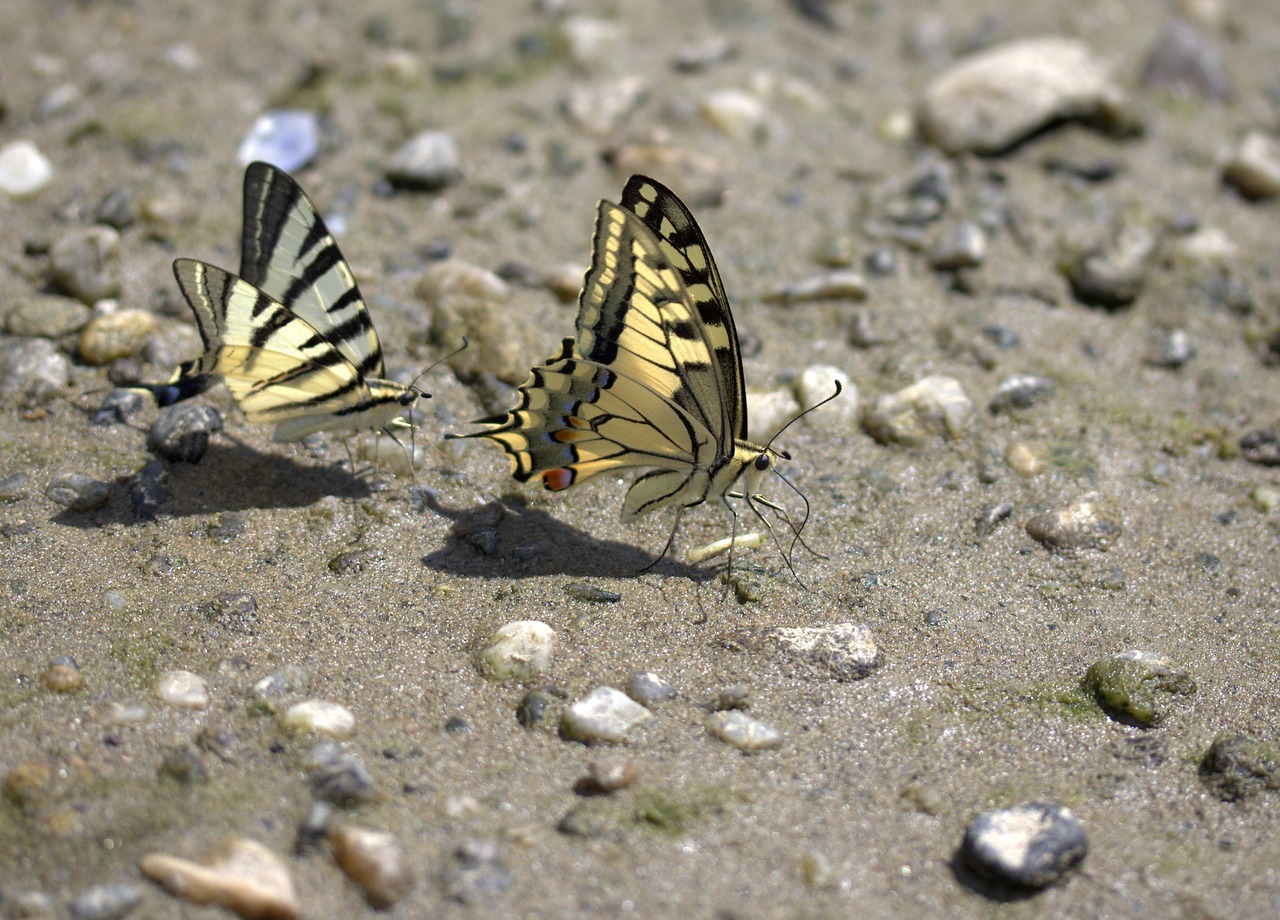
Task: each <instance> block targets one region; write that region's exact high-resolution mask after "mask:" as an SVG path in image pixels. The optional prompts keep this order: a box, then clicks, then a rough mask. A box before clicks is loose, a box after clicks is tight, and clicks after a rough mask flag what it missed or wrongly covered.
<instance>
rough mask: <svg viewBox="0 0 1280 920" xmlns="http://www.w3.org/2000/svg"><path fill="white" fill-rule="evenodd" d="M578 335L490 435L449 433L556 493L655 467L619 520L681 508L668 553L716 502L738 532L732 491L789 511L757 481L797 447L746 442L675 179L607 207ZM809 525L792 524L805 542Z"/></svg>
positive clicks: (719, 316)
mask: <svg viewBox="0 0 1280 920" xmlns="http://www.w3.org/2000/svg"><path fill="white" fill-rule="evenodd" d="M575 332H576V335H575V337H573V338H566V339H564V341H563V342H562V344H561V347H560V351H559V353H558V354H555V355H553V356H552V357H550V358H548V359H547V361H546V363H544V364H542V365H539V366H537V367H535V368H533V370H532V372H531V374H530V377H529V379H528V381H526V382H525V384H524V385H523V386H521V387H520V404H519V405H518V406H516V407H515V408H514V409H512V410H511V411H510V412H507V413H504V414H502V415H496V416H493V417H490V418H485V419H480V420H478V421H477V422H476V423H475V424H477V425H483V426H485V427H484V429H483V430H481V431H476V432H472V433H470V434H465V435H447V437H467V438H488V439H489V440H491V441H494V442H496V443H497V444H498V445H499V446H500V447H502V449H503V450H504V451H505V452H506V454H507V456H508V457H509V459H510V461H511V469H512V475H513V476H515V478H516V479H517V480H519V481H521V482H528V481H541V482H542V484H543V486H544V487H545V488H547V489H550V490H552V491H560V490H562V489H567V488H569V487H570V486H571V485H573V484H574V483H576V482H581V481H583V480H584V479H588V478H590V477H592V476H595V475H598V474H599V473H603V472H606V471H609V470H617V469H626V468H631V467H636V468H646V467H652V468H653V469H651V470H650V471H649V472H646V473H643V474H642V475H641V476H639V477H638V478H637V479H636V480H635V481H634V482H633V483H632V484H631V487H630V489H629V490H628V491H627V495H626V498H625V499H624V501H623V505H622V520H623V521H624V522H631V521H634V520H636V519H637V518H639V517H641V516H643V515H646V514H649V513H650V512H653V511H656V510H658V509H659V508H665V507H668V506H674V507H675V509H676V513H675V521H674V523H673V525H672V528H671V533H670V536H669V537H668V539H667V545H666V547H665V548H664V549H663V553H662V556H659V557H658V559H659V560H660V559H661V558H663V556H665V555H666V553H667V551H668V550H669V549H670V548H671V543H672V541H673V540H674V538H675V533H676V528H677V527H678V526H679V523H680V516H681V514H682V513H683V512H684V509H685V508H689V507H692V506H694V505H698V504H701V503H702V502H704V501H706V500H707V499H708V498H717V499H720V501H721V502H722V503H723V504H724V506H725V507H726V508H728V509H729V511H730V513H731V514H733V521H734V527H735V530H736V526H737V512H736V511H734V509H733V506H732V505H731V504H730V502H729V499H730V498H745V500H746V503H747V505H748V506H749V507H750V508H751V510H752V511H753V512H755V514H756V515H757V516H758V517H760V519H761V520H762V521H765V519H764V518H763V516H762V515H761V514H760V511H759V508H758V507H757V505H763V506H764V507H767V508H770V509H773V510H774V511H777V512H779V513H784V514H785V512H782V509H781V508H780V507H779V506H777V505H775V504H773V503H772V502H770V501H768V500H767V499H765V498H764V497H763V496H762V495H760V493H759V488H760V486H761V485H762V483H763V480H764V478H765V476H766V474H768V473H769V472H774V473H777V470H776V469H775V467H776V464H777V463H778V461H779V460H789V459H790V455H788V454H787V453H786V452H785V451H783V450H778V449H775V448H773V447H772V446H771V445H772V442H770V444H765V445H760V444H755V443H753V442H752V441H750V440H749V439H748V437H747V400H746V387H745V385H744V383H743V374H742V355H741V352H740V350H739V346H738V335H737V332H736V330H735V329H734V325H733V315H732V314H731V313H730V311H729V301H728V298H727V297H726V296H725V292H724V286H723V285H722V284H721V281H720V273H719V272H718V271H717V270H716V265H715V262H714V260H713V259H712V257H711V250H710V249H709V248H708V246H707V242H706V240H705V239H704V237H703V235H702V231H701V230H700V229H699V228H698V225H697V222H696V221H694V219H693V215H692V214H691V213H690V212H689V209H688V208H687V207H685V205H684V203H683V202H682V201H681V200H680V199H679V198H678V197H677V196H676V195H675V193H674V192H672V191H671V190H670V189H668V188H667V187H666V186H664V185H662V184H661V183H659V182H657V181H655V180H653V179H650V178H647V177H645V176H633V177H632V178H631V179H630V180H629V181H628V182H627V184H626V187H625V188H624V189H623V190H622V197H621V202H620V203H619V204H613V203H611V202H608V201H601V202H600V204H599V206H598V209H597V212H596V227H595V236H594V241H593V257H592V262H591V267H590V268H589V269H588V271H587V274H586V277H585V278H584V280H583V286H582V292H581V294H580V295H579V301H578V318H577V323H576V329H575ZM838 392H839V387H838V384H837V393H838ZM775 437H776V435H775ZM783 481H784V482H785V481H786V480H785V479H784V480H783ZM788 485H790V483H789V482H788ZM793 488H794V487H793ZM802 497H803V496H802ZM806 508H807V503H806ZM806 518H807V511H806ZM765 523H766V525H767V523H768V522H767V521H765ZM802 527H803V523H801V525H800V527H798V528H793V530H794V531H795V533H796V537H797V539H798V538H799V530H800V529H801V528H802ZM793 545H794V544H793ZM730 547H732V542H730ZM785 556H789V553H784V557H785ZM656 562H657V560H655V563H654V564H656ZM731 564H732V560H731ZM788 565H790V562H789V561H788Z"/></svg>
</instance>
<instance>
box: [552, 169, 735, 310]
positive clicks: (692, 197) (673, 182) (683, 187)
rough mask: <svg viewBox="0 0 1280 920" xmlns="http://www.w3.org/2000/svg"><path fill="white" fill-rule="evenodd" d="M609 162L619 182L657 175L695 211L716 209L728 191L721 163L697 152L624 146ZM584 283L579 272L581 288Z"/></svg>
mask: <svg viewBox="0 0 1280 920" xmlns="http://www.w3.org/2000/svg"><path fill="white" fill-rule="evenodd" d="M606 159H607V161H608V162H609V163H610V164H611V165H612V166H613V170H614V172H615V173H616V174H617V175H618V177H619V181H621V179H622V177H624V176H631V175H635V174H636V173H640V174H642V175H646V176H650V175H651V176H654V177H656V178H658V179H661V180H662V181H663V182H666V183H667V184H668V185H670V186H671V187H672V188H673V189H674V190H675V191H676V193H677V194H678V195H679V196H680V197H681V198H682V199H684V201H685V203H686V204H688V205H689V206H690V207H692V208H711V207H715V206H716V205H718V204H720V203H721V202H722V201H724V196H725V192H726V191H727V188H728V186H727V183H726V180H725V176H724V168H723V166H722V165H721V163H720V161H719V160H717V159H716V158H715V157H710V156H707V155H706V154H705V153H701V152H699V151H697V150H690V149H687V148H684V147H670V146H666V145H662V144H622V145H620V146H618V147H616V148H614V149H613V150H612V151H610V152H609V154H608V155H607V157H606ZM581 284H582V273H581V272H579V274H578V285H579V287H581ZM575 296H576V295H575Z"/></svg>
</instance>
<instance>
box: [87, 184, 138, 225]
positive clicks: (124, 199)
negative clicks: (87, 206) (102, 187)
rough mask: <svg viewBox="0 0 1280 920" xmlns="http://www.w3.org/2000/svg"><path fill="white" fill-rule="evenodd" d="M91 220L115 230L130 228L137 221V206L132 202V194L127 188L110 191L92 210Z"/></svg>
mask: <svg viewBox="0 0 1280 920" xmlns="http://www.w3.org/2000/svg"><path fill="white" fill-rule="evenodd" d="M93 219H94V221H95V222H96V223H99V224H106V225H107V226H108V227H114V228H115V229H116V230H123V229H125V228H126V227H132V226H133V225H134V224H135V223H137V221H138V206H137V204H136V203H135V202H134V200H133V193H132V192H130V191H129V190H128V189H127V188H113V189H111V190H110V191H109V192H107V193H106V194H105V195H103V196H102V200H101V201H99V202H98V206H97V207H96V208H94V209H93Z"/></svg>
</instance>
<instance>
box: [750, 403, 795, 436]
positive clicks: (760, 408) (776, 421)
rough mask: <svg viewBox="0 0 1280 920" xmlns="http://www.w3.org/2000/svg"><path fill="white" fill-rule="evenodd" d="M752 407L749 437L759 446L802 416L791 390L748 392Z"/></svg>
mask: <svg viewBox="0 0 1280 920" xmlns="http://www.w3.org/2000/svg"><path fill="white" fill-rule="evenodd" d="M747 402H748V404H749V405H750V406H751V415H750V417H749V418H748V420H747V421H748V424H749V426H750V428H749V429H748V432H747V435H748V437H750V438H751V440H752V441H754V442H755V443H757V444H765V443H768V441H769V439H770V438H772V437H773V435H774V434H775V433H777V432H778V431H779V430H780V429H781V428H782V426H783V425H785V424H786V423H787V422H789V421H791V419H793V418H795V417H796V416H797V415H799V414H800V404H799V403H797V402H796V397H795V395H794V394H793V393H792V392H791V390H790V389H786V390H767V391H764V392H761V391H759V390H748V391H747Z"/></svg>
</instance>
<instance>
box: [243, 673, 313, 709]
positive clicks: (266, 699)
mask: <svg viewBox="0 0 1280 920" xmlns="http://www.w3.org/2000/svg"><path fill="white" fill-rule="evenodd" d="M310 684H311V672H309V671H308V670H307V669H306V668H304V667H303V666H302V665H300V664H287V665H285V666H284V667H282V668H280V669H279V670H278V671H275V672H273V673H271V674H268V675H267V676H266V677H264V678H262V680H260V681H258V682H257V683H255V684H254V685H253V688H252V689H251V690H250V691H249V698H250V701H251V703H252V705H253V707H254V708H255V709H257V710H258V711H260V712H264V713H268V714H272V715H274V714H277V713H279V712H281V711H283V710H284V709H285V708H286V704H288V703H291V702H292V701H293V700H295V699H296V698H297V697H299V696H301V695H302V694H304V693H306V692H307V688H308V687H309V686H310Z"/></svg>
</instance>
